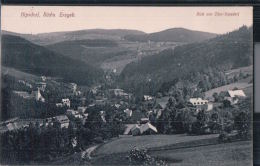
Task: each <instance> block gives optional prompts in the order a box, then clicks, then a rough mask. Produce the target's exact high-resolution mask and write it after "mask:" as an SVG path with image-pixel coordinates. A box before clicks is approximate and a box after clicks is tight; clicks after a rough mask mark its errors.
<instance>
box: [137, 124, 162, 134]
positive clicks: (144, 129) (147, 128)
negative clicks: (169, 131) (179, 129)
mask: <svg viewBox="0 0 260 166" xmlns="http://www.w3.org/2000/svg"><path fill="white" fill-rule="evenodd" d="M157 132H158V131H157V129H156V127H154V126H153V125H152V124H151V123H149V122H147V123H146V124H143V125H141V126H140V133H141V134H154V133H157Z"/></svg>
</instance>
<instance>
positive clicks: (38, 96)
mask: <svg viewBox="0 0 260 166" xmlns="http://www.w3.org/2000/svg"><path fill="white" fill-rule="evenodd" d="M13 93H14V94H16V95H17V96H19V97H22V98H23V99H35V100H36V101H41V102H45V99H44V98H43V97H42V95H41V92H40V89H39V88H38V89H37V91H32V93H31V94H29V93H28V92H25V91H13Z"/></svg>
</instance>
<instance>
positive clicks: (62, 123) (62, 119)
mask: <svg viewBox="0 0 260 166" xmlns="http://www.w3.org/2000/svg"><path fill="white" fill-rule="evenodd" d="M54 120H55V123H56V124H58V126H59V127H60V128H68V127H69V123H70V120H69V118H68V117H67V116H66V115H59V116H55V117H54Z"/></svg>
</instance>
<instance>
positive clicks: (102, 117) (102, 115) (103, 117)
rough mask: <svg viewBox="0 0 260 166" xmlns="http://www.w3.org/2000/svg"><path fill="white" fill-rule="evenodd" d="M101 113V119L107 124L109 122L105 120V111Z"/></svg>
mask: <svg viewBox="0 0 260 166" xmlns="http://www.w3.org/2000/svg"><path fill="white" fill-rule="evenodd" d="M99 113H100V117H101V119H102V121H103V122H104V123H106V122H107V121H106V118H105V115H106V112H105V111H100V112H99Z"/></svg>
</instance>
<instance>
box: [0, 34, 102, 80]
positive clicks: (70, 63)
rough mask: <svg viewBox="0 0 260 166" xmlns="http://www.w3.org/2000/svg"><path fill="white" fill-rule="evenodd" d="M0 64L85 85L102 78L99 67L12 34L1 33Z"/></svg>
mask: <svg viewBox="0 0 260 166" xmlns="http://www.w3.org/2000/svg"><path fill="white" fill-rule="evenodd" d="M2 64H3V66H7V67H12V68H15V69H18V70H21V71H24V72H27V73H31V74H37V75H46V76H53V77H62V78H63V79H64V80H65V81H70V82H76V83H78V84H85V85H90V84H92V83H94V82H96V81H98V80H99V79H100V78H101V77H102V71H101V70H100V69H97V68H95V67H92V66H90V65H87V64H85V63H84V62H81V61H77V60H73V59H71V58H68V57H64V56H62V55H60V54H58V53H55V52H53V51H50V50H48V49H46V48H44V47H42V46H38V45H35V44H33V43H31V42H29V41H27V40H25V39H23V38H21V37H18V36H12V35H2Z"/></svg>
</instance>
